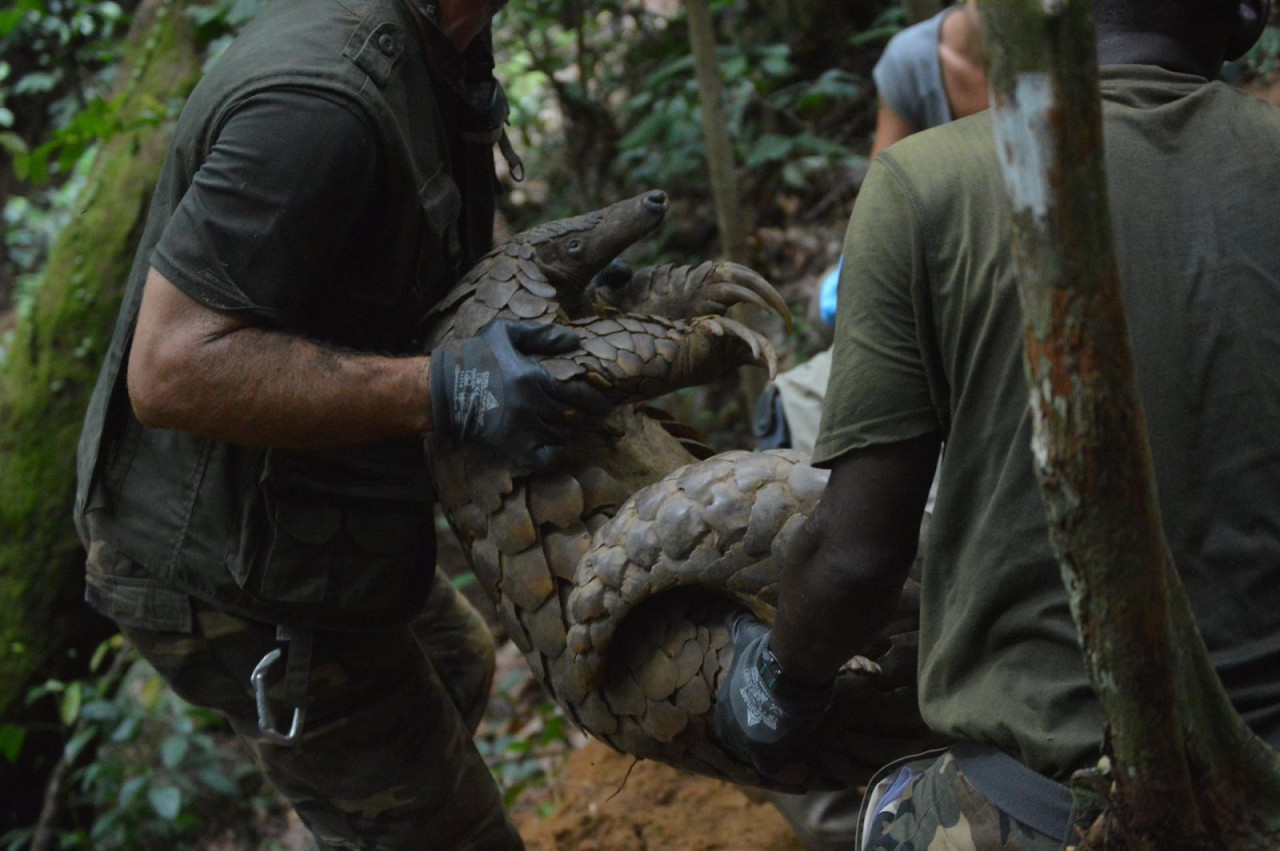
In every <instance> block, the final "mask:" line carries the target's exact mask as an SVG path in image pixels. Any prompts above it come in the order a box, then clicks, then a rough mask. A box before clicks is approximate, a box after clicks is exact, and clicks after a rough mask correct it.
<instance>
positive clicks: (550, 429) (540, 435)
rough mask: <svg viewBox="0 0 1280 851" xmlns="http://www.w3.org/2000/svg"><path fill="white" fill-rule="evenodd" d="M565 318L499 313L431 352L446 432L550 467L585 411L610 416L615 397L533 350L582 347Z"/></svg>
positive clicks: (440, 427)
mask: <svg viewBox="0 0 1280 851" xmlns="http://www.w3.org/2000/svg"><path fill="white" fill-rule="evenodd" d="M578 344H579V340H578V335H577V334H575V333H574V332H573V331H572V330H570V329H568V328H565V327H562V326H559V325H543V324H537V323H533V322H512V321H509V320H501V319H500V320H496V321H494V322H490V323H489V324H488V325H486V326H485V327H484V328H483V329H481V331H480V333H479V334H477V335H476V336H474V337H471V338H469V339H467V340H464V341H463V342H462V343H461V344H460V345H459V346H457V347H453V348H449V349H437V350H435V351H434V352H432V353H431V411H432V419H433V421H434V423H435V429H436V431H437V432H438V433H440V434H442V435H445V436H447V437H449V438H452V439H453V440H454V441H456V442H458V443H468V444H475V445H478V446H482V447H484V448H486V449H490V450H492V451H494V452H496V453H499V454H501V455H503V456H505V457H507V458H509V459H511V461H512V463H513V464H514V465H515V466H516V467H517V469H519V470H520V471H522V472H527V471H533V470H544V469H546V468H548V467H551V466H553V465H555V464H556V463H557V462H558V461H559V460H560V459H561V458H562V457H563V455H564V453H565V444H566V443H567V442H568V440H569V438H570V437H571V435H572V433H573V425H572V422H573V421H574V420H575V419H578V418H579V417H581V415H584V414H585V415H589V416H602V415H603V414H604V413H605V412H606V411H608V409H609V403H608V400H607V399H606V398H605V396H604V394H603V393H601V392H600V391H599V390H596V389H595V388H593V387H591V386H590V385H588V384H586V383H585V382H583V381H581V380H577V381H567V382H561V381H557V380H556V379H555V378H552V377H551V375H550V374H548V373H547V371H546V370H545V369H543V368H542V366H541V364H539V363H538V362H537V361H536V360H534V359H533V358H532V357H530V355H555V354H564V353H565V352H570V351H573V350H574V349H575V348H577V347H578Z"/></svg>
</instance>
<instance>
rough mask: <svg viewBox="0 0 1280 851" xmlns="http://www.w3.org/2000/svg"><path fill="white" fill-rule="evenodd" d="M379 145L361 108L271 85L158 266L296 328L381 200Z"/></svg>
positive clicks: (247, 111)
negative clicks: (320, 283) (374, 203)
mask: <svg viewBox="0 0 1280 851" xmlns="http://www.w3.org/2000/svg"><path fill="white" fill-rule="evenodd" d="M378 150H379V148H378V143H377V137H376V134H375V131H374V129H373V127H372V125H371V124H370V123H369V121H368V120H367V119H366V118H365V117H364V116H363V115H362V114H361V113H360V112H359V111H358V109H357V108H356V107H355V106H354V105H349V104H347V103H345V102H342V101H341V100H338V99H329V98H327V97H324V96H321V95H318V94H316V93H313V92H303V91H297V90H288V89H285V90H270V91H265V92H261V93H257V94H254V95H253V96H251V97H250V98H248V99H246V101H245V102H244V103H243V104H241V105H240V106H239V107H237V108H236V109H235V111H234V112H233V113H232V114H231V115H230V116H229V117H228V118H227V119H226V121H225V122H224V123H223V125H222V127H221V129H220V130H219V132H218V135H217V138H216V140H215V141H214V143H213V146H212V148H211V150H210V152H209V156H208V157H207V159H206V160H205V161H204V163H203V164H202V165H201V166H200V169H199V171H198V172H197V173H196V175H195V179H194V180H193V182H192V184H191V186H190V188H189V189H188V190H187V192H186V194H185V196H184V197H183V199H182V202H181V203H180V204H179V205H178V207H177V209H176V210H175V211H174V214H173V216H172V218H171V220H170V222H169V224H168V226H167V227H166V229H165V232H164V235H163V236H162V237H161V239H160V242H159V244H158V245H157V246H156V249H155V251H154V252H153V253H152V256H151V263H152V265H153V266H154V267H155V268H156V269H157V270H158V271H159V272H160V273H161V274H163V275H164V276H165V277H166V278H168V279H169V280H170V281H171V282H172V283H173V284H174V285H175V286H177V287H178V288H179V289H180V290H182V291H183V292H184V293H186V294H187V295H189V296H191V297H192V298H194V299H195V300H196V301H199V302H201V303H202V304H204V305H206V306H208V307H211V308H213V309H215V310H221V311H232V312H238V313H248V314H251V315H254V316H256V317H258V318H260V319H261V320H262V321H263V322H264V323H268V324H284V325H295V324H297V323H296V319H297V317H299V316H302V315H305V314H307V313H308V312H314V311H315V310H316V307H315V305H314V304H310V302H311V301H312V300H314V299H316V298H318V297H322V293H319V292H317V285H316V282H317V281H323V280H326V279H327V277H328V276H329V273H330V270H331V269H332V268H333V267H334V266H335V264H336V263H337V262H338V258H339V257H340V256H341V255H342V254H343V252H344V251H345V250H347V247H348V246H349V242H350V240H352V239H356V238H358V237H359V233H360V227H361V226H362V223H365V222H367V220H368V217H369V208H370V205H371V203H372V199H373V198H374V197H377V186H376V181H377V179H378V175H379V173H380V168H379V162H378Z"/></svg>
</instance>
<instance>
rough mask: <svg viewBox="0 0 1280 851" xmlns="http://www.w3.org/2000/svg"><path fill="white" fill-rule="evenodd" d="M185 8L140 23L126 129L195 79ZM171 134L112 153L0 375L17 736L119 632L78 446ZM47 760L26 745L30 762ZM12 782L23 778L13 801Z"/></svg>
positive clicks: (3, 696)
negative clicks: (84, 499)
mask: <svg viewBox="0 0 1280 851" xmlns="http://www.w3.org/2000/svg"><path fill="white" fill-rule="evenodd" d="M182 5H183V4H182V3H181V2H177V0H147V2H144V3H143V4H142V5H141V6H140V7H139V9H138V10H137V13H136V17H135V19H134V23H133V28H132V30H131V32H130V35H129V39H128V47H127V52H126V56H125V59H124V62H123V64H122V66H121V69H120V73H119V79H120V81H121V83H120V84H119V86H118V87H117V92H116V94H117V95H118V96H123V98H124V100H123V101H122V106H121V110H122V115H123V117H125V118H126V119H134V118H140V117H143V116H144V115H146V114H148V113H149V112H153V111H155V110H163V109H164V108H165V107H164V105H165V104H167V103H169V102H171V101H172V100H173V99H174V98H175V97H178V98H180V97H185V95H186V93H187V92H189V91H190V89H191V87H192V86H193V85H194V83H195V81H196V79H197V78H198V76H199V71H200V64H199V61H198V59H197V49H196V45H195V42H194V40H193V37H192V34H191V32H190V29H189V27H188V25H187V21H186V18H185V17H184V16H183V14H182ZM171 124H172V122H171V121H168V120H166V121H165V122H164V123H162V125H161V126H160V127H148V128H145V129H142V130H138V131H130V132H126V133H122V134H121V135H119V136H117V137H115V138H113V139H112V140H111V141H110V142H108V143H107V144H106V145H104V146H103V148H102V150H101V151H100V152H99V154H98V158H97V162H96V164H95V166H94V169H93V173H92V176H91V177H90V180H89V182H88V184H87V185H86V187H85V189H84V191H83V193H82V195H81V197H80V199H79V204H78V213H77V215H76V216H75V218H74V219H73V220H72V222H71V224H70V225H69V226H68V227H67V229H66V230H65V231H64V232H63V233H62V235H61V236H60V237H59V239H58V241H57V243H56V244H55V246H54V247H53V249H52V251H51V253H50V257H49V262H48V265H47V267H46V270H45V273H44V276H43V280H42V283H41V285H40V288H39V290H38V292H37V295H36V297H35V300H34V304H33V306H32V309H31V311H30V313H29V315H27V316H24V317H22V318H21V319H20V321H19V324H18V327H17V329H16V333H15V336H14V338H13V341H12V344H11V345H10V346H9V349H8V353H7V357H6V359H5V360H4V362H3V364H2V365H0V494H3V495H4V496H3V502H0V611H4V612H5V617H4V618H3V619H2V620H0V718H2V719H5V720H6V721H9V722H15V723H20V722H21V721H22V720H24V716H23V713H25V712H26V711H27V710H26V709H25V708H24V705H23V700H22V697H23V695H24V694H25V692H26V691H27V689H28V688H29V686H30V685H31V683H32V680H33V678H34V677H36V676H39V677H40V678H41V679H44V678H46V677H49V676H65V677H72V676H79V675H82V674H83V672H84V670H85V662H86V660H87V659H88V655H89V654H88V652H87V651H91V650H92V648H93V646H94V645H95V644H96V643H97V642H98V641H100V640H101V639H102V638H103V637H105V636H106V635H108V634H110V632H111V630H112V627H111V624H110V623H109V622H107V621H106V620H105V619H103V618H100V617H98V616H96V615H94V614H93V613H92V611H91V610H89V609H88V608H86V606H85V604H84V602H83V594H84V581H83V576H84V573H83V571H84V553H83V551H82V549H81V546H80V542H79V541H78V539H77V537H76V533H75V529H74V527H73V525H72V521H71V510H72V502H73V497H74V492H75V451H76V442H77V439H78V436H79V432H80V425H81V421H82V418H83V416H84V410H85V406H86V404H87V402H88V398H89V394H90V392H91V391H92V389H93V385H94V382H95V381H96V379H97V373H98V367H99V365H100V364H101V362H102V358H103V356H104V354H105V352H106V349H107V343H108V341H109V339H110V334H111V328H112V325H113V322H114V319H115V314H116V310H117V307H118V306H119V302H120V297H121V294H122V292H123V289H124V284H125V279H126V277H127V275H128V273H129V267H130V264H131V263H132V260H133V253H134V250H135V248H136V246H137V241H138V238H139V236H140V234H141V232H142V224H143V220H144V218H145V216H146V212H147V206H148V204H149V202H150V200H151V193H152V190H153V188H154V186H155V181H156V178H157V175H158V174H159V170H160V163H161V160H162V158H163V156H164V152H165V148H166V147H167V144H168V138H169V133H170V130H171ZM38 751H39V746H38V743H37V742H36V741H35V738H34V737H30V736H29V737H28V740H27V744H26V746H24V749H23V757H24V760H25V759H26V758H28V757H30V758H33V759H34V758H37V757H38ZM13 770H16V771H17V772H18V773H19V777H21V776H22V775H23V774H24V773H25V774H26V777H25V779H24V780H23V781H22V783H21V784H20V785H19V786H15V787H14V789H13V790H10V789H9V788H7V787H9V786H10V782H11V781H12V780H13V778H11V777H9V776H8V775H9V773H10V771H13ZM33 770H34V771H36V772H39V770H40V766H38V765H35V766H33V765H26V766H23V765H21V764H20V765H19V766H8V765H6V766H4V769H3V774H2V775H0V781H2V782H0V800H6V801H7V802H9V806H12V807H15V808H16V807H18V806H19V803H18V801H19V798H21V797H24V796H26V795H27V793H28V792H34V794H35V795H36V797H38V795H39V789H38V788H37V789H34V790H31V789H29V788H27V787H30V786H31V785H33V784H32V783H31V779H32V776H38V773H37V774H36V775H32V774H31V773H30V772H31V771H33ZM15 782H16V781H15ZM11 791H12V792H13V794H10V792H11ZM6 810H8V807H6ZM11 813H12V811H7V812H6V813H5V815H6V816H8V815H11Z"/></svg>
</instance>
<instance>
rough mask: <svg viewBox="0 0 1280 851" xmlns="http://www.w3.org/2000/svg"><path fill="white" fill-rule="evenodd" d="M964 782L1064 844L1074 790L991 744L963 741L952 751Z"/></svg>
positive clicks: (1069, 825)
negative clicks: (1072, 791)
mask: <svg viewBox="0 0 1280 851" xmlns="http://www.w3.org/2000/svg"><path fill="white" fill-rule="evenodd" d="M951 754H952V756H954V757H955V760H956V765H957V766H959V768H960V771H961V773H963V774H964V776H965V779H966V780H968V781H969V782H970V783H972V784H973V788H975V789H977V790H978V792H980V793H981V794H982V796H983V797H984V798H986V799H987V800H988V801H990V802H991V803H993V804H995V805H996V806H997V807H999V808H1000V809H1001V810H1003V811H1004V812H1006V813H1008V814H1009V815H1011V816H1012V817H1013V818H1015V819H1017V820H1018V821H1020V822H1022V823H1023V824H1025V825H1027V826H1028V827H1031V828H1034V829H1035V830H1038V831H1039V832H1041V833H1043V834H1045V835H1046V836H1052V837H1054V838H1057V839H1059V840H1061V841H1063V842H1065V841H1066V840H1067V831H1068V830H1069V829H1070V827H1071V789H1070V788H1068V787H1066V786H1064V785H1062V784H1061V783H1058V782H1056V781H1053V780H1050V779H1049V778H1048V777H1045V776H1044V775H1043V774H1040V773H1038V772H1036V771H1033V770H1031V769H1030V768H1028V767H1027V766H1025V765H1023V764H1022V763H1021V762H1018V760H1016V759H1014V758H1013V757H1011V756H1009V755H1008V754H1006V753H1004V752H1003V751H1001V750H999V749H998V748H995V747H992V746H991V745H982V744H978V743H977V742H960V743H958V744H956V745H955V746H954V747H953V748H952V749H951Z"/></svg>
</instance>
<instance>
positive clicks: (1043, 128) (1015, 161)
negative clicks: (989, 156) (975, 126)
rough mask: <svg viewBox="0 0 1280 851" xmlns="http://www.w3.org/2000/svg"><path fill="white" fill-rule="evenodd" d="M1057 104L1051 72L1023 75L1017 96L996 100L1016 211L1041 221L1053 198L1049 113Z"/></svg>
mask: <svg viewBox="0 0 1280 851" xmlns="http://www.w3.org/2000/svg"><path fill="white" fill-rule="evenodd" d="M1054 106H1055V103H1054V96H1053V81H1052V79H1051V77H1050V75H1049V74H1048V72H1045V71H1034V72H1027V73H1023V74H1019V75H1018V77H1017V80H1016V81H1015V83H1014V90H1013V96H1012V97H1011V98H1007V99H997V100H996V104H995V110H994V111H995V121H994V122H992V126H993V127H994V128H995V135H996V152H997V154H998V155H999V158H1000V166H1001V170H1002V172H1003V174H1004V183H1005V188H1006V189H1007V190H1008V192H1009V199H1010V201H1011V202H1012V203H1013V212H1014V214H1015V215H1017V214H1019V213H1030V214H1031V215H1032V217H1033V218H1034V220H1035V221H1036V223H1037V224H1042V223H1043V222H1044V221H1045V219H1046V218H1047V216H1048V213H1049V204H1050V200H1051V188H1050V185H1049V167H1050V165H1051V164H1052V163H1053V150H1054V149H1053V136H1052V133H1051V127H1050V123H1049V116H1050V114H1051V113H1052V111H1053V109H1054Z"/></svg>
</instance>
